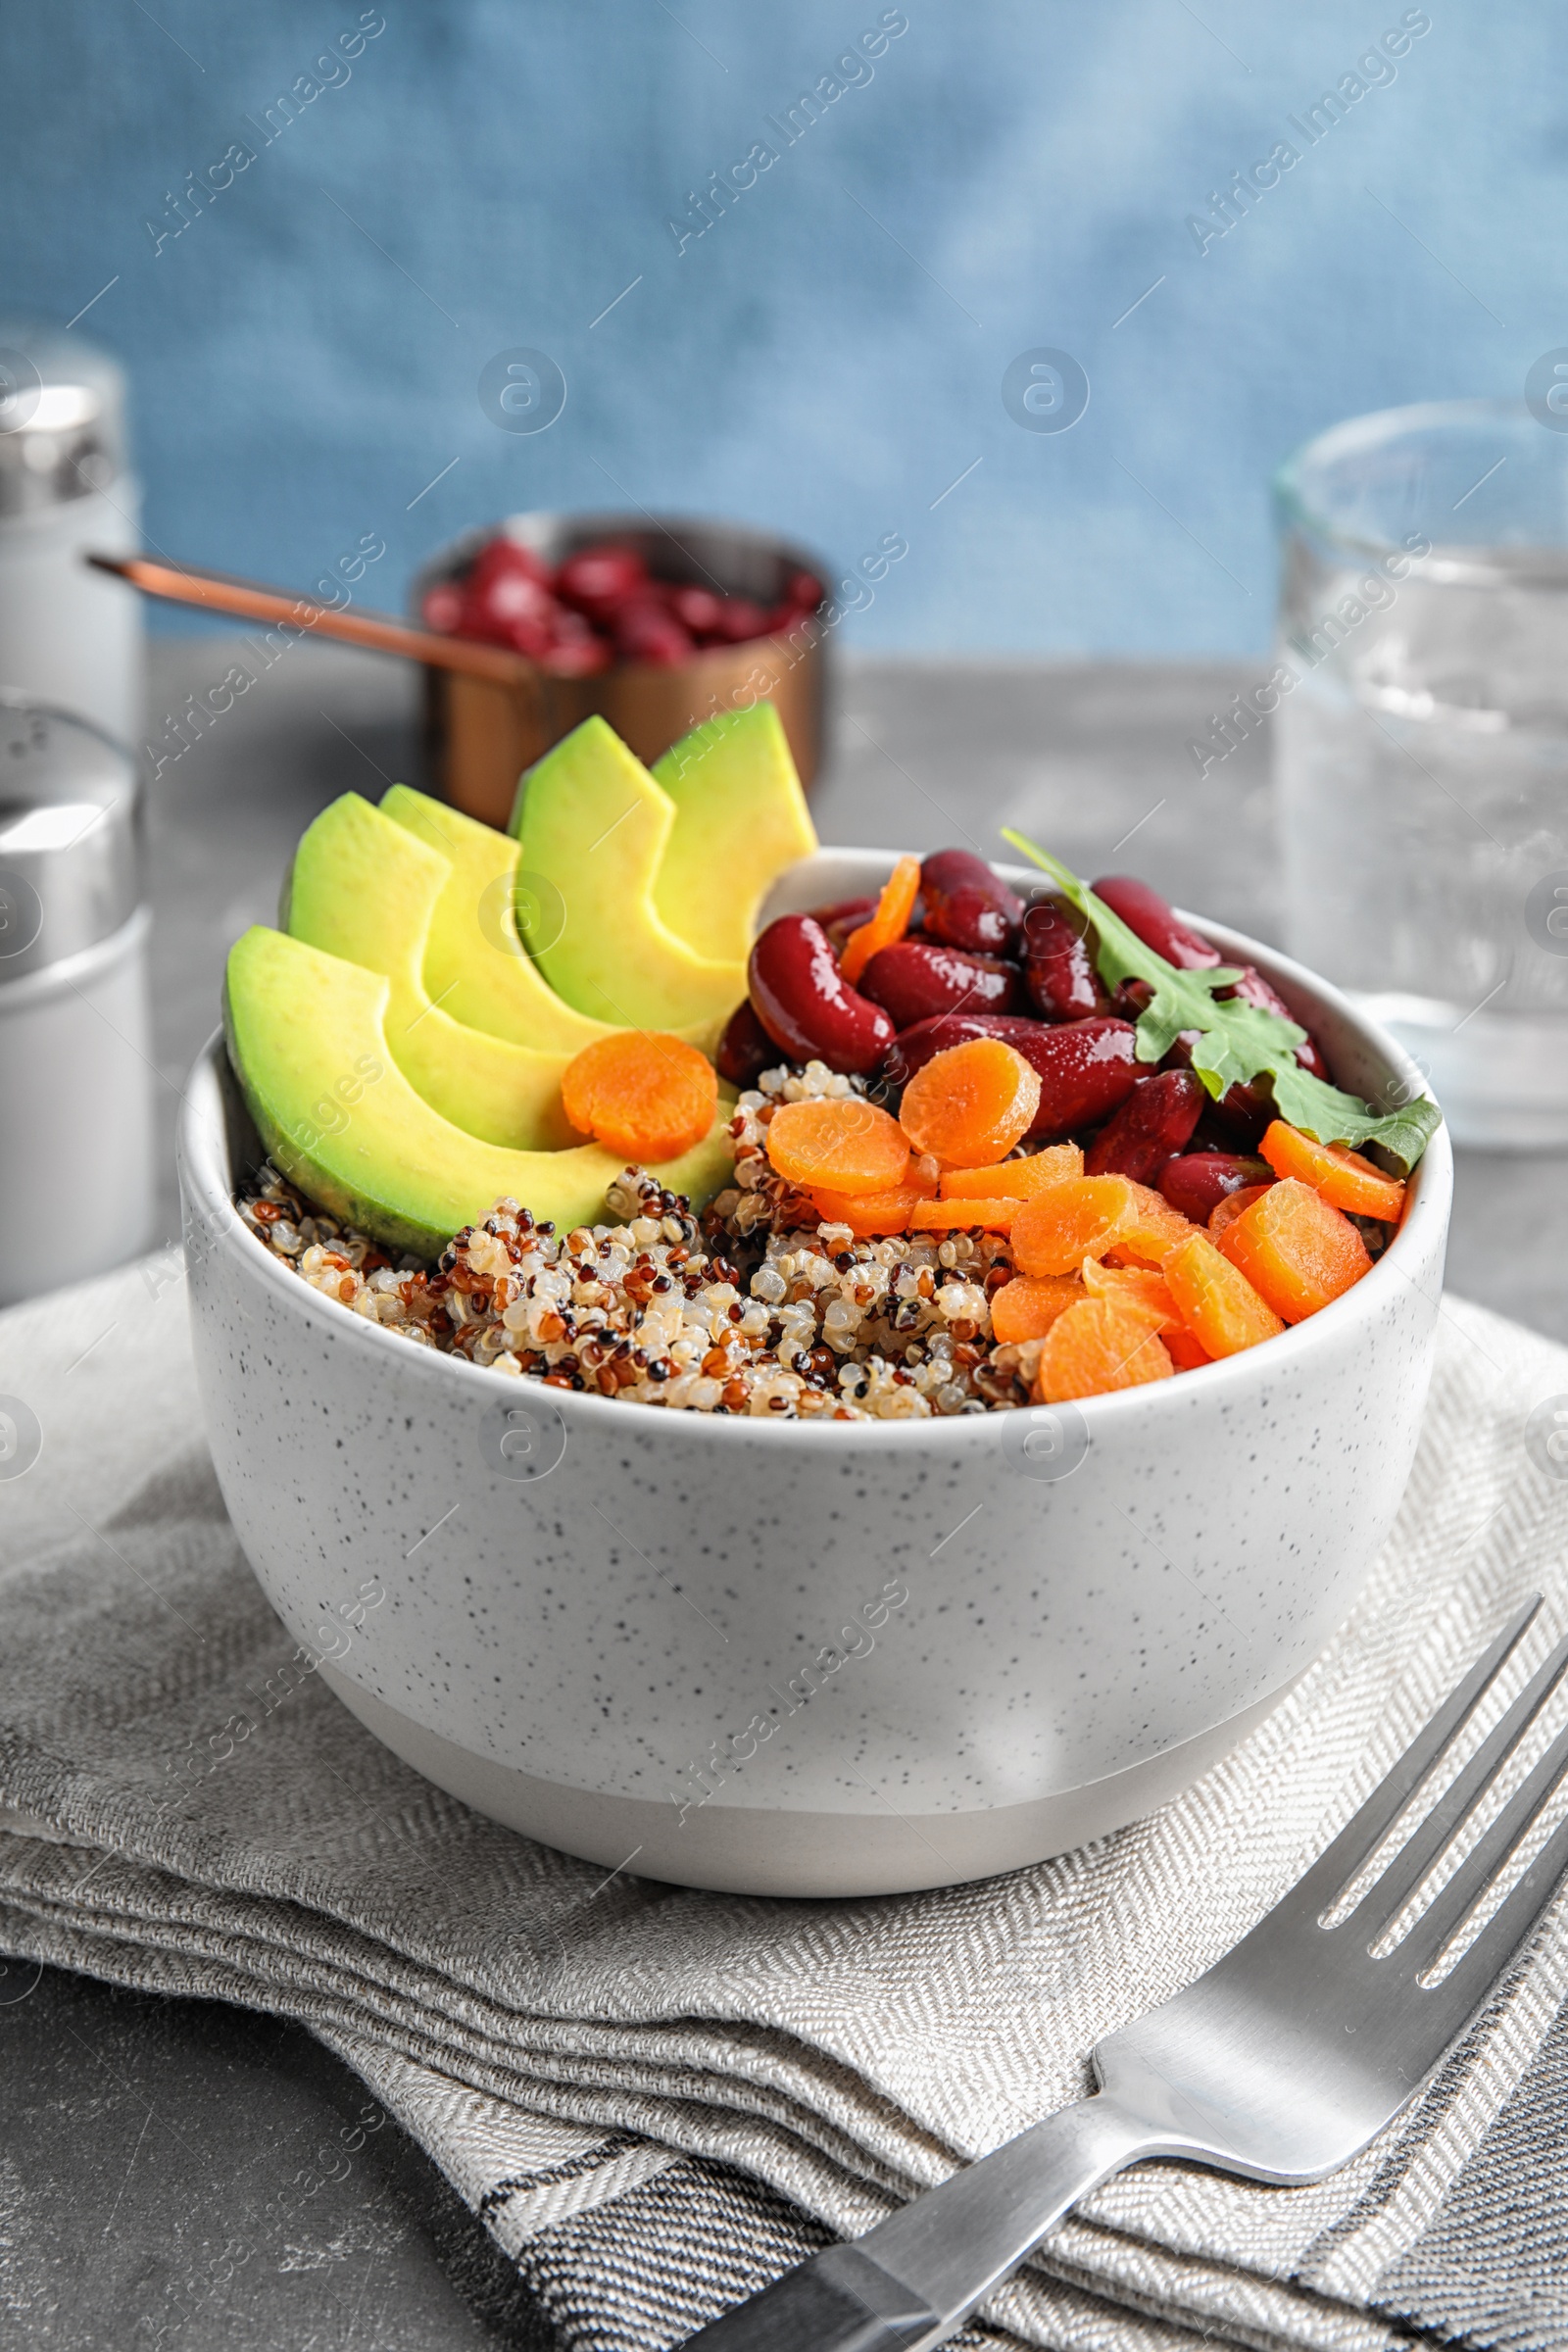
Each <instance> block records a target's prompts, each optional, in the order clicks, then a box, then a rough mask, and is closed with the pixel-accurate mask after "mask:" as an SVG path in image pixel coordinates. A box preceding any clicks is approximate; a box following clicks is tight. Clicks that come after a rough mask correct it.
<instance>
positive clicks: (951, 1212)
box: [909, 1201, 1023, 1233]
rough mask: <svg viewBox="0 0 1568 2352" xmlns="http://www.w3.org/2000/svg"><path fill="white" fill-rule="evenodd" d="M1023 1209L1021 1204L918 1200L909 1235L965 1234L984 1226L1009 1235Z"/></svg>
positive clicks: (1012, 1202) (1014, 1202)
mask: <svg viewBox="0 0 1568 2352" xmlns="http://www.w3.org/2000/svg"><path fill="white" fill-rule="evenodd" d="M1022 1206H1023V1203H1022V1201H916V1202H915V1204H914V1210H913V1213H912V1215H911V1216H910V1218H909V1231H910V1232H911V1233H966V1232H967V1231H968V1229H969V1227H970V1226H971V1225H984V1226H986V1227H988V1228H989V1230H990V1231H991V1232H992V1233H1010V1232H1011V1231H1012V1221H1013V1219H1014V1217H1015V1216H1016V1215H1017V1213H1018V1211H1019V1209H1020V1208H1021V1207H1022Z"/></svg>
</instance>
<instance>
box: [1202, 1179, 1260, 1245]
mask: <svg viewBox="0 0 1568 2352" xmlns="http://www.w3.org/2000/svg"><path fill="white" fill-rule="evenodd" d="M1273 1189H1274V1188H1273V1186H1272V1185H1267V1184H1244V1185H1243V1186H1242V1188H1241V1190H1240V1191H1239V1192H1235V1193H1227V1194H1226V1196H1225V1198H1224V1200H1223V1201H1215V1203H1214V1205H1213V1207H1212V1208H1211V1209H1210V1210H1209V1212H1208V1237H1209V1240H1210V1241H1212V1242H1217V1241H1218V1240H1219V1237H1220V1235H1221V1234H1222V1233H1223V1232H1224V1230H1225V1228H1226V1226H1227V1225H1234V1224H1235V1222H1236V1220H1237V1218H1238V1217H1242V1216H1245V1215H1246V1214H1247V1211H1248V1210H1249V1209H1250V1207H1251V1205H1252V1202H1253V1201H1261V1200H1262V1198H1263V1195H1264V1194H1265V1193H1267V1192H1272V1191H1273Z"/></svg>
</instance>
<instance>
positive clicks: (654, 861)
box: [508, 714, 746, 1029]
mask: <svg viewBox="0 0 1568 2352" xmlns="http://www.w3.org/2000/svg"><path fill="white" fill-rule="evenodd" d="M674 823H675V805H674V803H673V801H671V799H670V797H669V795H668V793H667V792H665V791H664V790H663V788H662V786H661V785H658V784H656V783H655V782H654V779H653V777H652V776H651V775H650V774H649V773H648V770H647V768H646V767H644V765H643V763H642V761H641V760H638V759H636V758H635V757H634V756H633V755H632V753H630V752H629V751H628V750H627V749H626V746H625V745H624V744H623V743H622V742H621V740H620V738H619V736H618V735H616V734H615V732H614V730H613V728H612V727H610V726H609V725H608V724H607V723H606V721H605V720H604V719H603V718H601V717H599V716H598V715H597V714H596V715H595V716H594V717H592V718H585V719H584V720H583V722H582V724H581V726H580V727H575V728H573V730H572V732H571V733H570V734H569V735H567V736H565V737H564V738H563V740H562V741H561V742H560V743H558V744H557V745H555V747H554V748H553V749H552V750H551V751H548V752H547V753H546V754H545V756H544V758H543V759H542V760H539V761H538V762H537V764H536V765H535V766H533V767H531V768H529V770H528V772H527V773H526V775H525V776H524V777H523V779H522V781H521V783H520V784H519V785H518V787H517V800H516V805H515V808H514V809H513V812H512V823H511V825H510V827H509V828H508V829H509V831H510V832H511V833H512V834H513V835H514V837H515V838H516V839H518V840H520V841H521V842H522V844H523V852H522V862H523V864H524V865H525V866H526V867H527V868H528V870H529V871H530V872H531V873H535V874H538V875H540V876H541V877H542V878H543V879H544V880H546V881H547V882H549V883H551V884H552V885H553V886H554V888H555V889H556V890H557V891H559V893H560V895H561V899H562V903H563V905H564V909H565V922H564V928H563V930H562V933H561V936H560V938H559V939H557V940H556V941H555V942H554V943H553V944H552V945H550V946H548V947H547V946H545V945H544V944H543V942H541V943H540V945H539V947H538V949H537V951H536V960H537V962H538V964H539V967H540V969H541V970H542V971H543V973H544V975H545V978H546V979H547V980H548V981H549V982H550V985H551V987H552V988H554V989H555V990H556V991H557V993H558V994H559V995H561V996H563V997H564V998H565V1000H566V1002H567V1004H568V1005H576V1007H577V1009H578V1010H579V1012H590V1013H592V1014H594V1016H595V1017H596V1018H597V1019H599V1020H603V1021H609V1022H611V1023H613V1024H614V1025H615V1026H617V1027H619V1028H622V1029H632V1028H639V1029H641V1028H646V1029H679V1028H683V1027H686V1026H687V1025H688V1024H691V1023H696V1022H704V1021H706V1022H709V1023H711V1024H713V1025H715V1026H716V1025H717V1024H718V1023H720V1022H722V1021H724V1020H725V1019H727V1017H728V1016H729V1014H730V1013H731V1012H733V1011H734V1009H735V1007H736V1005H738V1004H739V1003H740V1001H741V999H742V997H744V996H745V994H746V965H745V962H744V960H743V959H741V958H739V957H736V958H732V959H725V960H722V961H715V960H711V959H710V958H709V957H707V956H699V955H698V953H697V951H696V950H695V949H694V948H690V947H688V946H687V944H686V942H685V941H684V940H682V939H678V938H677V937H676V935H675V933H674V932H673V931H671V930H670V928H669V927H668V925H667V924H666V923H665V921H664V920H663V917H662V915H661V914H660V912H659V910H658V907H656V905H655V903H654V887H655V878H656V876H657V874H658V872H659V868H660V863H661V861H662V858H663V856H664V852H665V849H666V847H667V846H668V842H669V837H670V834H671V832H672V831H673V829H674ZM713 887H714V888H715V889H719V890H722V889H727V888H728V877H727V876H726V875H715V876H714V879H713Z"/></svg>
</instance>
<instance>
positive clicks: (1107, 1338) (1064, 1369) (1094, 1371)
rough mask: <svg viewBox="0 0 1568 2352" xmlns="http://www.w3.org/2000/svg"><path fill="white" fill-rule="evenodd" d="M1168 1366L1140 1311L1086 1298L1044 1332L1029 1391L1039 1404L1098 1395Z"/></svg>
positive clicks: (1158, 1375) (1139, 1383)
mask: <svg viewBox="0 0 1568 2352" xmlns="http://www.w3.org/2000/svg"><path fill="white" fill-rule="evenodd" d="M1086 1181H1090V1182H1093V1181H1094V1180H1093V1179H1092V1178H1091V1179H1087V1180H1086ZM1173 1370H1174V1366H1173V1365H1172V1363H1171V1360H1170V1357H1169V1355H1168V1354H1167V1353H1166V1351H1165V1349H1164V1348H1163V1347H1162V1346H1161V1344H1160V1342H1159V1340H1158V1339H1157V1338H1156V1337H1155V1335H1154V1333H1153V1332H1152V1331H1151V1330H1150V1328H1149V1322H1148V1318H1147V1317H1146V1316H1144V1315H1137V1314H1129V1313H1128V1312H1127V1310H1126V1308H1125V1307H1120V1306H1113V1305H1112V1304H1111V1302H1110V1300H1109V1299H1084V1301H1083V1303H1082V1304H1081V1305H1079V1306H1069V1307H1068V1308H1067V1310H1066V1312H1065V1314H1061V1315H1058V1316H1057V1317H1056V1320H1055V1322H1054V1323H1053V1325H1052V1326H1051V1329H1050V1331H1049V1332H1048V1333H1047V1334H1046V1344H1045V1346H1044V1347H1043V1348H1041V1350H1040V1362H1039V1364H1038V1366H1037V1367H1036V1371H1035V1387H1034V1394H1035V1398H1036V1401H1037V1402H1038V1403H1040V1404H1062V1403H1064V1402H1065V1401H1066V1400H1067V1399H1068V1398H1069V1397H1103V1396H1105V1395H1107V1394H1108V1393H1109V1391H1111V1390H1112V1389H1137V1388H1142V1387H1143V1385H1144V1384H1145V1382H1146V1381H1151V1380H1169V1379H1170V1378H1171V1375H1172V1372H1173Z"/></svg>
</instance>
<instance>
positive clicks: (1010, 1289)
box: [991, 1274, 1084, 1347]
mask: <svg viewBox="0 0 1568 2352" xmlns="http://www.w3.org/2000/svg"><path fill="white" fill-rule="evenodd" d="M1083 1295H1084V1286H1083V1284H1082V1283H1081V1282H1080V1281H1079V1280H1078V1277H1077V1276H1076V1274H1015V1275H1014V1276H1013V1278H1012V1280H1011V1281H1010V1282H1005V1283H1004V1284H1003V1286H1002V1288H1001V1290H1000V1291H998V1292H996V1293H995V1294H994V1296H993V1298H992V1300H991V1329H992V1332H993V1334H994V1335H995V1337H996V1339H997V1341H998V1343H999V1345H1001V1346H1002V1347H1007V1346H1010V1345H1013V1344H1015V1343H1016V1342H1017V1341H1019V1340H1043V1339H1044V1338H1045V1336H1046V1334H1047V1332H1048V1331H1049V1330H1050V1329H1051V1326H1052V1325H1053V1323H1054V1321H1055V1320H1056V1317H1057V1316H1058V1315H1061V1314H1065V1313H1066V1311H1067V1309H1068V1307H1069V1306H1076V1305H1077V1303H1078V1301H1079V1299H1082V1297H1083Z"/></svg>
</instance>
